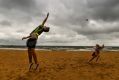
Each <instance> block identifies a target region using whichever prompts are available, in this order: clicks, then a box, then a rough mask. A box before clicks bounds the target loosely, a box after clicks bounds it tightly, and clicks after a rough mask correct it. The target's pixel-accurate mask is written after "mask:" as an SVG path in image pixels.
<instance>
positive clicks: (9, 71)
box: [0, 49, 119, 80]
mask: <svg viewBox="0 0 119 80" xmlns="http://www.w3.org/2000/svg"><path fill="white" fill-rule="evenodd" d="M91 53H92V52H91V51H62V50H59V51H47V50H42V51H40V50H37V51H36V54H37V57H38V61H39V64H40V67H39V68H38V70H37V71H30V72H29V70H28V57H27V50H12V49H0V80H119V51H102V52H101V58H100V60H99V61H98V62H95V61H93V62H92V63H87V62H88V60H89V59H90V57H91Z"/></svg>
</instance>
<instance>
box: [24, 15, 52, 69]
mask: <svg viewBox="0 0 119 80" xmlns="http://www.w3.org/2000/svg"><path fill="white" fill-rule="evenodd" d="M48 16H49V13H47V17H46V18H45V19H44V21H43V23H42V24H41V25H39V26H38V27H37V28H36V29H34V30H33V31H32V32H31V33H30V35H29V36H27V37H23V38H22V40H23V39H28V40H27V43H26V44H27V47H28V57H29V64H30V66H29V70H30V69H31V67H32V65H33V62H32V58H33V59H34V62H35V65H36V66H35V68H34V69H35V70H36V69H37V68H38V66H39V63H38V60H37V56H36V53H35V46H36V43H37V39H38V36H39V35H40V34H41V33H42V32H49V29H50V28H49V27H46V26H44V24H45V23H46V21H47V19H48Z"/></svg>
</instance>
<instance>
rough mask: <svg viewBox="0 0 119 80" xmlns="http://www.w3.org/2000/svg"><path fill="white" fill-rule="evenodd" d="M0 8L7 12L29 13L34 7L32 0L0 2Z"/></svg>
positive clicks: (5, 0) (4, 0)
mask: <svg viewBox="0 0 119 80" xmlns="http://www.w3.org/2000/svg"><path fill="white" fill-rule="evenodd" d="M0 6H1V7H2V8H5V9H8V10H12V9H19V10H24V11H25V10H26V11H29V10H30V9H33V8H34V7H35V2H34V0H1V1H0Z"/></svg>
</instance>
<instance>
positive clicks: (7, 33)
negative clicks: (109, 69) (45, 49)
mask: <svg viewBox="0 0 119 80" xmlns="http://www.w3.org/2000/svg"><path fill="white" fill-rule="evenodd" d="M48 12H49V13H50V15H49V18H48V20H47V22H46V24H45V26H49V27H50V32H48V33H43V34H41V35H40V36H39V39H38V42H37V45H49V46H50V45H51V46H52V45H56V46H92V45H95V44H97V43H98V44H105V45H106V46H119V0H0V45H25V44H26V40H21V39H22V37H24V36H28V35H29V33H30V32H31V31H32V30H33V29H35V28H36V27H37V26H38V25H40V24H41V23H42V21H43V20H44V18H45V17H46V14H47V13H48ZM87 19H88V21H87Z"/></svg>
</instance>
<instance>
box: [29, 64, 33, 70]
mask: <svg viewBox="0 0 119 80" xmlns="http://www.w3.org/2000/svg"><path fill="white" fill-rule="evenodd" d="M32 65H33V63H30V64H29V71H30V70H31V68H32Z"/></svg>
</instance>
